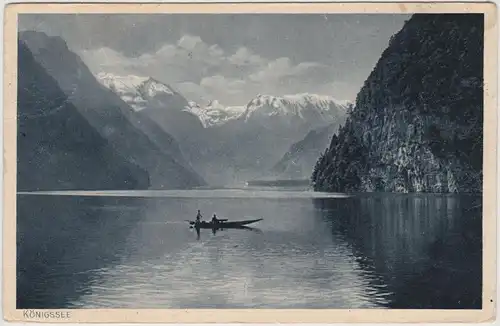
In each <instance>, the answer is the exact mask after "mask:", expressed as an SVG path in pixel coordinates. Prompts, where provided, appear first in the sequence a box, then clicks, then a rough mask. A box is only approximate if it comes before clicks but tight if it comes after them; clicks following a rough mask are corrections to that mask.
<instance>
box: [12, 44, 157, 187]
mask: <svg viewBox="0 0 500 326" xmlns="http://www.w3.org/2000/svg"><path fill="white" fill-rule="evenodd" d="M18 52H19V55H18V60H19V65H18V106H17V116H18V141H17V175H18V178H17V182H18V183H17V188H18V190H19V191H28V190H70V189H85V190H95V189H101V190H102V189H134V188H147V187H148V186H149V175H148V173H147V172H146V171H144V170H143V169H141V168H139V167H138V166H136V165H134V164H132V163H130V162H127V161H126V159H125V158H123V157H121V156H119V155H118V154H117V153H116V152H115V151H114V150H113V149H112V148H111V146H109V144H108V142H107V141H106V140H105V139H104V138H102V137H101V136H100V135H99V133H98V132H97V131H96V130H94V128H93V127H92V126H91V125H90V124H89V123H88V122H87V121H86V120H85V119H84V118H83V117H82V116H81V115H80V113H79V112H78V111H77V110H76V109H75V107H74V106H73V104H71V103H70V102H69V101H68V98H67V96H66V95H65V94H64V93H63V91H62V90H61V89H60V88H59V86H58V85H57V82H56V81H55V80H54V79H53V78H52V77H50V76H49V75H48V74H47V73H46V71H45V70H44V69H43V68H42V67H41V66H40V65H39V64H38V63H37V62H36V61H35V60H34V58H33V56H32V54H31V52H30V50H29V49H28V48H27V47H26V46H25V45H24V43H23V42H19V50H18Z"/></svg>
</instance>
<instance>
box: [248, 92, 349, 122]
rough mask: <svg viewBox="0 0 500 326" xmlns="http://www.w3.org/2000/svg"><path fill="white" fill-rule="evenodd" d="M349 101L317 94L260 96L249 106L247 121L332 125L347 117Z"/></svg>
mask: <svg viewBox="0 0 500 326" xmlns="http://www.w3.org/2000/svg"><path fill="white" fill-rule="evenodd" d="M348 104H349V102H348V101H340V100H337V99H335V98H333V97H331V96H325V95H316V94H307V93H303V94H295V95H284V96H271V95H258V96H257V97H256V98H254V99H253V100H252V101H250V102H249V103H248V104H247V106H246V110H245V113H244V114H243V117H244V119H245V121H249V120H252V119H259V118H265V119H269V118H270V117H280V118H282V119H283V118H289V119H290V118H291V119H297V120H301V121H303V122H310V123H313V122H314V121H317V122H318V123H319V122H321V121H324V122H325V123H330V122H332V121H333V120H335V119H336V118H337V117H338V116H339V115H345V113H346V110H347V106H348Z"/></svg>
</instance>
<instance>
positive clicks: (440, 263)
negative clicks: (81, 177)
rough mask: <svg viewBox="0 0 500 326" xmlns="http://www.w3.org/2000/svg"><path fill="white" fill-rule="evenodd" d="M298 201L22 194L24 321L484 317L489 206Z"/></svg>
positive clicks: (429, 199) (236, 195)
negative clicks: (451, 313) (105, 311)
mask: <svg viewBox="0 0 500 326" xmlns="http://www.w3.org/2000/svg"><path fill="white" fill-rule="evenodd" d="M283 194H285V195H283ZM294 194H295V195H294V196H292V195H290V193H283V192H279V191H267V192H260V191H259V190H254V191H248V190H247V191H243V190H225V191H223V192H217V191H214V190H205V191H204V192H203V195H200V191H193V192H189V191H187V192H186V191H184V192H175V191H171V192H164V193H162V194H161V195H159V193H157V196H156V197H150V198H148V197H144V196H143V195H144V193H142V195H141V197H136V198H134V197H128V195H130V194H123V193H122V194H121V195H123V196H121V197H113V196H60V195H50V196H49V195H18V269H17V272H18V284H17V289H18V300H17V302H18V308H63V307H67V308H215V307H217V308H255V307H259V308H371V307H373V308H376V307H394V308H481V284H482V282H481V197H476V196H437V195H394V194H387V195H384V194H383V195H360V196H353V197H350V198H346V197H345V196H340V195H339V196H337V195H331V194H330V195H328V197H329V198H322V196H321V194H314V197H316V198H312V196H313V194H311V193H307V192H295V193H294ZM101 195H102V194H101ZM135 195H137V194H135ZM197 209H200V210H201V211H202V213H204V215H205V216H206V218H207V219H208V218H210V216H211V215H212V214H213V213H214V212H216V213H217V214H218V216H219V217H221V218H229V219H231V220H240V219H247V218H256V217H258V218H260V217H262V218H264V220H263V221H261V222H259V223H256V224H255V225H254V227H255V228H256V229H252V230H223V231H218V232H216V233H215V234H214V233H213V232H212V231H211V230H201V233H200V235H199V237H198V235H197V234H196V232H195V231H194V230H192V229H189V227H188V225H187V223H186V222H185V220H186V219H193V218H194V216H195V215H196V211H197Z"/></svg>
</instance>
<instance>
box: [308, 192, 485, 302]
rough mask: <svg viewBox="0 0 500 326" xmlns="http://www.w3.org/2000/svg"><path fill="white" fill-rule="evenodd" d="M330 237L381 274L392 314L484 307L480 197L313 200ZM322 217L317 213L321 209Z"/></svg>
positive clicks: (371, 196) (364, 197) (367, 267)
mask: <svg viewBox="0 0 500 326" xmlns="http://www.w3.org/2000/svg"><path fill="white" fill-rule="evenodd" d="M315 205H316V207H317V208H318V209H321V210H328V213H327V216H326V217H325V216H323V215H322V218H327V219H328V220H329V221H330V222H331V225H332V232H333V236H334V237H335V238H338V237H342V238H344V239H345V241H347V242H348V243H349V244H350V245H351V246H352V250H353V253H354V255H355V256H356V257H357V260H358V261H359V263H360V265H361V266H364V268H365V269H367V270H373V271H374V272H375V273H376V274H377V275H379V276H381V278H382V280H383V282H384V283H385V285H386V286H387V289H385V290H386V291H388V292H391V293H393V295H391V296H390V297H387V299H388V300H389V301H390V303H389V306H390V307H392V308H426V309H430V308H433V309H447V308H456V309H458V308H462V309H463V308H469V309H472V308H480V307H481V293H482V290H481V287H482V281H481V275H482V274H481V273H482V269H481V266H482V241H481V229H482V226H481V223H482V222H481V197H477V196H461V197H446V196H442V197H440V196H433V195H429V196H418V197H417V196H407V195H378V196H373V195H370V196H361V197H355V198H348V199H338V200H334V201H329V200H321V199H316V200H315ZM318 212H319V210H318Z"/></svg>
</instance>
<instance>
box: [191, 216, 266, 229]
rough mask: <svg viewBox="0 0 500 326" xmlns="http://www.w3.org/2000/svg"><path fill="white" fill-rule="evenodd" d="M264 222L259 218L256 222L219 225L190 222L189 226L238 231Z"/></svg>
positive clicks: (222, 223)
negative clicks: (249, 225) (246, 226)
mask: <svg viewBox="0 0 500 326" xmlns="http://www.w3.org/2000/svg"><path fill="white" fill-rule="evenodd" d="M262 220H263V219H262V218H259V219H255V220H246V221H233V222H225V221H219V222H217V223H212V222H205V221H202V222H195V221H189V224H190V225H191V226H194V227H196V228H199V229H238V228H241V227H243V226H245V225H248V224H252V223H255V222H259V221H262Z"/></svg>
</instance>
